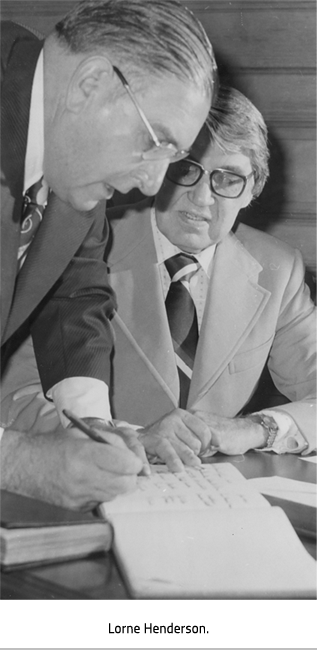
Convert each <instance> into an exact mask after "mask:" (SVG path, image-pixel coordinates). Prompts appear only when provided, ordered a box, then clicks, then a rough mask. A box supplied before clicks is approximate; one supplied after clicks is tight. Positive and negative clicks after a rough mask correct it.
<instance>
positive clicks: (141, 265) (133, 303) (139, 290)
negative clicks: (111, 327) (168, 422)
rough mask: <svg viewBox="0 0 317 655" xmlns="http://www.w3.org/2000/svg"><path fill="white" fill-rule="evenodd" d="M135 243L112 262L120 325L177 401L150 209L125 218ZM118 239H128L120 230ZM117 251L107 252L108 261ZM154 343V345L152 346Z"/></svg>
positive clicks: (171, 347) (111, 277)
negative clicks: (118, 259)
mask: <svg viewBox="0 0 317 655" xmlns="http://www.w3.org/2000/svg"><path fill="white" fill-rule="evenodd" d="M124 221H125V224H126V228H127V232H129V235H131V234H133V237H134V238H133V241H134V244H133V245H132V244H131V241H130V244H129V252H127V253H125V254H124V255H123V257H122V258H121V259H120V261H119V262H117V263H116V264H113V265H111V274H110V283H111V285H112V287H113V288H114V290H115V292H116V295H117V301H118V318H119V322H120V327H121V329H123V331H124V332H125V334H126V336H127V337H128V338H129V340H130V342H131V344H132V346H133V347H134V348H136V349H137V350H138V352H139V355H140V356H141V357H142V359H143V360H144V362H145V363H146V365H147V366H148V368H149V370H150V371H151V373H152V374H153V375H154V376H155V377H156V378H157V380H158V381H159V382H160V384H161V386H162V387H163V388H164V390H165V392H166V393H167V394H168V396H169V397H170V398H171V399H172V401H173V403H174V404H176V405H177V403H178V390H179V381H178V374H177V369H176V365H175V363H174V357H173V356H172V355H173V345H172V340H171V336H170V331H169V328H168V322H167V316H166V311H165V304H164V298H163V293H162V285H161V279H160V274H159V268H158V264H157V256H156V250H155V246H154V241H153V235H152V228H151V220H150V209H149V208H147V210H146V212H143V213H142V216H141V217H138V215H137V214H136V215H134V216H133V212H131V214H129V215H127V216H126V217H125V218H124ZM120 242H121V243H127V242H128V240H125V236H124V233H123V231H121V233H120ZM113 257H116V251H115V252H112V253H111V255H110V262H111V259H112V258H113ZM153 346H154V347H153Z"/></svg>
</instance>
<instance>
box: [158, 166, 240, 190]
mask: <svg viewBox="0 0 317 655" xmlns="http://www.w3.org/2000/svg"><path fill="white" fill-rule="evenodd" d="M203 174H204V169H203V168H201V167H200V166H199V165H198V164H196V163H195V162H192V161H190V160H188V159H183V160H182V161H180V162H178V163H174V164H171V166H169V168H168V171H167V174H166V177H167V179H168V180H170V181H171V182H174V184H179V185H180V186H194V184H197V182H198V181H199V180H200V179H201V177H202V176H203ZM210 185H211V188H212V190H213V191H214V193H216V194H217V195H218V196H223V197H224V198H238V197H239V196H240V195H241V193H242V192H243V190H244V188H245V185H246V178H245V177H243V176H241V175H238V174H237V173H232V172H231V171H226V170H222V169H216V170H214V171H212V172H211V173H210Z"/></svg>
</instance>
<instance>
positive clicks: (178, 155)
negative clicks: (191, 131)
mask: <svg viewBox="0 0 317 655" xmlns="http://www.w3.org/2000/svg"><path fill="white" fill-rule="evenodd" d="M112 68H113V70H114V72H115V74H116V75H117V77H118V78H119V80H120V82H121V83H122V84H123V86H124V88H125V90H126V91H127V93H128V94H129V96H130V98H131V100H132V102H133V104H134V106H135V108H136V110H137V112H138V114H139V116H140V118H141V120H142V121H143V124H144V125H145V127H146V129H147V131H148V132H149V134H150V136H151V139H152V141H153V144H154V145H153V147H152V148H151V149H150V150H147V151H146V152H143V153H142V159H148V160H157V159H169V160H170V161H171V162H177V161H179V160H180V159H183V158H184V157H187V155H188V154H189V150H177V148H176V146H175V145H174V144H173V143H166V142H165V141H160V139H159V138H158V136H157V135H156V134H155V132H154V130H153V127H152V125H151V124H150V122H149V121H148V119H147V118H146V116H145V114H144V111H143V109H141V107H140V105H139V103H138V101H137V99H136V97H135V95H134V93H132V91H131V88H130V86H129V83H128V82H127V80H126V78H125V77H124V75H123V73H121V71H120V70H119V68H117V66H112Z"/></svg>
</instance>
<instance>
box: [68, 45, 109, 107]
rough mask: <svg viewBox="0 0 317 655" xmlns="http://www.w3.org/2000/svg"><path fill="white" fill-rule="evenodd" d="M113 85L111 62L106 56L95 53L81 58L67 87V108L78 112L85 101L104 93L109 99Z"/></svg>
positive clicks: (99, 96)
mask: <svg viewBox="0 0 317 655" xmlns="http://www.w3.org/2000/svg"><path fill="white" fill-rule="evenodd" d="M113 85H114V73H113V68H112V64H111V62H110V61H109V59H108V58H107V57H104V56H102V55H95V56H92V57H86V58H85V59H83V60H82V61H81V62H80V63H79V64H78V66H77V68H76V69H75V70H74V72H73V75H72V77H71V80H70V82H69V85H68V89H67V97H66V105H67V109H68V110H69V111H71V112H74V113H79V112H80V111H81V110H82V109H83V108H84V107H85V106H86V105H87V103H89V102H91V100H93V99H98V98H100V102H104V100H105V95H107V96H108V99H110V97H111V95H112V91H113V88H112V87H113Z"/></svg>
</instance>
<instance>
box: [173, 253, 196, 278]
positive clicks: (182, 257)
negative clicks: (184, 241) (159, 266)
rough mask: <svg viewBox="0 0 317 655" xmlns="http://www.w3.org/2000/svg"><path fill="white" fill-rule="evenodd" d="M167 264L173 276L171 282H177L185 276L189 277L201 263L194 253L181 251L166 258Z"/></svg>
mask: <svg viewBox="0 0 317 655" xmlns="http://www.w3.org/2000/svg"><path fill="white" fill-rule="evenodd" d="M165 266H166V268H167V271H168V273H169V275H170V277H171V282H177V281H178V280H180V279H184V278H185V277H186V278H187V279H189V278H190V277H191V276H192V275H193V274H194V273H196V271H197V270H198V268H199V263H198V261H197V259H196V257H194V255H187V254H186V253H184V252H180V253H178V254H177V255H173V257H169V258H168V259H166V260H165Z"/></svg>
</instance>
